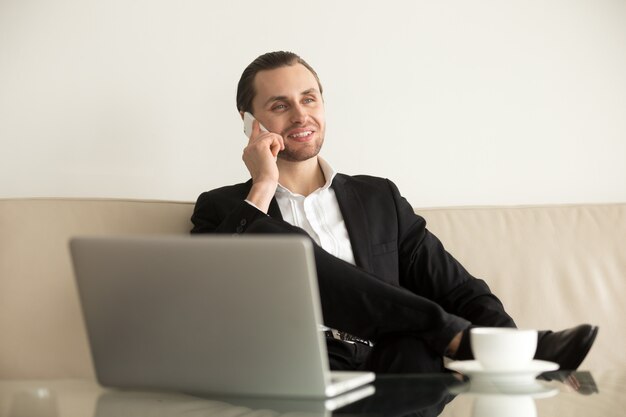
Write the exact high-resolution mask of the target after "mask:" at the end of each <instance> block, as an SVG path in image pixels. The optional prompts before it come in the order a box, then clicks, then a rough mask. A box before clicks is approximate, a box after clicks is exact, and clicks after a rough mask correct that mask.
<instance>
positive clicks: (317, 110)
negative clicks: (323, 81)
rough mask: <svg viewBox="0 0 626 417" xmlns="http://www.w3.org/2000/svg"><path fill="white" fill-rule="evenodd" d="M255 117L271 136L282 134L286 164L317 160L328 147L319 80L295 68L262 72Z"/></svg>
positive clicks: (256, 81) (258, 78)
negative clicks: (288, 162) (325, 139)
mask: <svg viewBox="0 0 626 417" xmlns="http://www.w3.org/2000/svg"><path fill="white" fill-rule="evenodd" d="M254 87H255V90H256V96H255V97H254V100H252V110H253V112H254V117H255V118H256V119H257V120H258V121H259V122H261V124H262V125H263V126H265V127H266V128H267V129H268V130H269V131H270V132H274V133H278V134H280V135H281V136H282V137H283V140H284V141H285V149H284V150H283V151H281V152H280V153H279V154H278V157H279V158H282V159H284V160H286V161H293V162H299V161H305V160H307V159H310V158H312V157H314V156H316V155H317V154H318V153H319V151H320V149H321V148H322V144H323V143H324V132H325V128H326V123H325V121H324V101H323V100H322V95H321V93H320V91H319V86H318V84H317V80H316V79H315V76H313V74H312V73H311V72H310V71H309V70H308V69H307V68H306V67H305V66H303V65H301V64H295V65H291V66H287V67H281V68H277V69H273V70H265V71H260V72H259V73H258V74H257V75H256V77H255V78H254Z"/></svg>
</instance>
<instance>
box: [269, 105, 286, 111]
mask: <svg viewBox="0 0 626 417" xmlns="http://www.w3.org/2000/svg"><path fill="white" fill-rule="evenodd" d="M286 108H287V106H285V105H284V104H277V105H275V106H274V107H272V110H283V109H286Z"/></svg>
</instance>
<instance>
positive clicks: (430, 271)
mask: <svg viewBox="0 0 626 417" xmlns="http://www.w3.org/2000/svg"><path fill="white" fill-rule="evenodd" d="M388 184H389V187H390V189H391V193H392V195H393V199H394V202H395V205H396V210H397V217H398V248H399V251H398V256H399V267H400V285H401V286H403V287H405V288H407V289H408V290H410V291H412V292H414V293H416V294H419V295H421V296H423V297H426V298H428V299H430V300H432V301H434V302H436V303H437V304H439V305H440V306H441V307H442V308H443V309H444V310H446V311H447V312H449V313H451V314H454V315H457V316H460V317H463V318H465V319H467V320H469V321H470V322H471V323H472V324H473V325H478V326H502V327H514V326H515V323H514V322H513V319H512V318H511V317H510V316H509V315H508V314H507V313H506V312H505V310H504V307H503V305H502V302H501V301H500V300H499V299H498V298H497V297H496V296H495V295H494V294H493V293H492V292H491V290H490V289H489V287H488V286H487V283H486V282H485V281H483V280H481V279H477V278H475V277H473V276H472V275H470V274H469V272H468V271H467V270H466V269H465V268H464V267H463V266H462V265H461V264H460V263H459V262H458V261H457V260H456V259H455V258H454V257H453V256H452V255H451V254H450V253H448V252H447V251H446V250H445V248H444V247H443V245H442V243H441V241H439V239H438V238H437V237H436V236H435V235H433V234H432V233H430V231H429V230H428V229H427V228H426V221H425V220H424V218H422V217H420V216H418V215H416V214H415V212H414V210H413V207H412V206H411V205H410V204H409V203H408V201H406V199H404V198H403V197H402V196H401V195H400V192H399V191H398V189H397V187H396V186H395V184H393V183H392V182H391V181H388Z"/></svg>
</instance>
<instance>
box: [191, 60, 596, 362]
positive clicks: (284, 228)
mask: <svg viewBox="0 0 626 417" xmlns="http://www.w3.org/2000/svg"><path fill="white" fill-rule="evenodd" d="M322 93H323V90H322V85H321V83H320V81H319V78H318V76H317V74H316V73H315V71H314V70H313V68H311V66H310V65H308V64H307V63H306V62H305V61H304V60H303V59H302V58H300V57H299V56H298V55H296V54H293V53H290V52H270V53H267V54H264V55H262V56H260V57H258V58H257V59H255V60H254V61H253V62H252V63H251V64H250V65H249V66H248V67H247V68H246V69H245V70H244V72H243V74H242V76H241V79H240V81H239V85H238V88H237V109H238V111H239V112H240V114H241V116H242V117H243V116H244V113H245V112H249V113H251V114H253V115H254V117H255V118H256V120H257V121H255V122H254V123H253V129H252V133H251V135H250V138H249V141H248V144H247V146H246V147H245V149H244V151H243V161H244V163H245V165H246V167H247V168H248V171H249V172H250V176H251V179H250V180H249V181H248V182H246V183H242V184H236V185H232V186H227V187H222V188H219V189H216V190H212V191H209V192H205V193H203V194H201V195H200V197H199V198H198V201H197V203H196V207H195V210H194V214H193V216H192V222H193V223H194V228H193V230H192V233H230V234H232V233H282V234H285V233H296V234H303V235H306V236H309V237H310V238H311V239H312V240H313V242H314V253H315V261H316V268H317V275H318V282H319V289H320V296H321V301H322V312H323V317H324V322H325V324H326V325H327V326H329V330H328V331H326V336H327V339H326V340H327V345H328V353H329V360H330V365H331V368H332V369H337V370H340V369H341V370H349V369H353V370H357V369H358V370H371V371H374V372H394V373H399V372H442V371H443V370H444V367H443V357H444V356H448V357H450V358H455V359H470V358H471V350H470V348H469V329H470V328H471V327H473V326H489V327H495V326H498V327H515V323H514V322H513V320H512V319H511V317H510V316H509V315H508V314H507V313H506V312H505V310H504V308H503V306H502V303H501V302H500V300H498V298H497V297H496V296H495V295H494V294H492V293H491V291H490V290H489V287H488V286H487V284H486V283H485V282H484V281H482V280H480V279H477V278H474V277H473V276H471V275H470V274H469V273H468V272H467V271H466V270H465V269H464V268H463V267H462V266H461V265H460V264H459V263H458V262H457V261H456V260H455V259H454V258H453V257H452V256H451V255H450V254H449V253H448V252H447V251H446V250H445V249H444V247H443V245H442V244H441V242H440V241H439V240H438V239H437V238H436V237H435V236H434V235H433V234H432V233H430V232H429V231H428V229H427V228H426V222H425V221H424V219H423V218H422V217H420V216H418V215H416V214H415V213H414V211H413V208H412V206H411V205H410V204H409V203H408V202H407V201H406V200H405V199H404V198H403V197H402V196H401V195H400V192H399V191H398V189H397V188H396V186H395V185H394V184H393V183H392V182H391V181H389V180H387V179H384V178H377V177H372V176H365V175H360V176H348V175H344V174H340V173H337V172H336V171H335V170H334V169H333V168H332V167H331V166H330V165H329V164H328V162H326V161H325V160H324V159H323V158H321V157H320V156H319V152H320V150H321V148H322V145H323V143H324V136H325V128H326V123H325V117H324V115H325V112H324V100H323V96H322ZM261 125H262V126H263V128H264V129H262V128H261ZM277 255H278V254H277ZM277 261H278V262H279V261H280V259H279V258H278V257H277ZM331 329H332V330H331ZM596 334H597V327H595V326H590V325H581V326H578V327H575V328H573V329H569V330H566V331H562V332H556V333H555V332H551V331H543V332H540V334H539V342H538V348H537V352H536V355H535V357H536V358H537V359H544V360H550V361H554V362H558V363H559V364H560V366H561V368H562V369H576V368H577V367H578V365H579V364H580V363H581V362H582V360H583V359H584V358H585V356H586V354H587V352H588V351H589V349H590V348H591V345H592V344H593V341H594V339H595V336H596ZM286 337H289V336H288V335H286ZM277 343H280V341H277Z"/></svg>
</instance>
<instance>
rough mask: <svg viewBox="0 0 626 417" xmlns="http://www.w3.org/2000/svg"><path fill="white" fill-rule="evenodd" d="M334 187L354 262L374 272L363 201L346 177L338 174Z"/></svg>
mask: <svg viewBox="0 0 626 417" xmlns="http://www.w3.org/2000/svg"><path fill="white" fill-rule="evenodd" d="M332 187H333V189H334V190H335V195H336V196H337V202H338V203H339V209H340V210H341V214H342V215H343V220H344V222H345V223H346V229H348V236H349V237H350V243H351V244H352V251H353V252H354V260H355V262H356V264H357V266H359V267H361V268H363V269H364V270H366V271H369V272H373V271H372V266H371V262H370V260H371V256H372V255H371V253H370V245H369V244H368V242H369V236H368V227H367V217H366V216H365V209H364V208H363V204H362V202H361V199H360V198H359V195H358V193H357V192H356V190H355V189H354V187H352V186H351V185H350V183H349V181H348V178H347V177H346V176H344V175H341V174H337V175H336V176H335V179H334V180H333V185H332Z"/></svg>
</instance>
